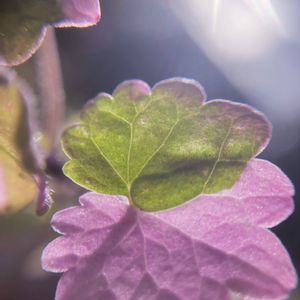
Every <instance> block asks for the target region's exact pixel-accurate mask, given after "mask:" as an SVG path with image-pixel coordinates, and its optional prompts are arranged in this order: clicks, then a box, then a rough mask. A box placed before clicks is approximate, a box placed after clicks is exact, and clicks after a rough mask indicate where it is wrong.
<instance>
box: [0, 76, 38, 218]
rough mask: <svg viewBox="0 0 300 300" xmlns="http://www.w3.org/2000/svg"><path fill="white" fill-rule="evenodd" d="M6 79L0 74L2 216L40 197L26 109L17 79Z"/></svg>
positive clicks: (0, 196) (0, 205)
mask: <svg viewBox="0 0 300 300" xmlns="http://www.w3.org/2000/svg"><path fill="white" fill-rule="evenodd" d="M6 75H7V74H6ZM6 75H4V74H0V213H6V212H14V211H18V210H20V209H21V208H23V207H24V206H26V205H28V204H29V203H30V202H31V201H33V200H34V199H35V198H36V197H37V195H38V185H37V182H36V180H35V178H34V176H33V172H34V169H35V162H34V158H33V155H32V152H31V148H30V131H29V124H28V112H27V107H26V105H25V101H24V98H23V95H22V93H21V91H20V88H19V85H18V84H17V82H16V80H15V78H14V77H13V76H8V75H7V76H6ZM10 75H12V74H10Z"/></svg>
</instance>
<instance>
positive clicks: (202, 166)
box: [62, 78, 270, 211]
mask: <svg viewBox="0 0 300 300" xmlns="http://www.w3.org/2000/svg"><path fill="white" fill-rule="evenodd" d="M205 98H206V96H205V93H204V91H203V89H202V87H201V86H200V85H199V84H198V83H197V82H195V81H193V80H187V79H179V78H177V79H176V78H175V79H170V80H165V81H162V82H160V83H158V84H157V85H155V86H154V88H153V90H152V91H151V89H150V88H149V87H148V85H147V84H146V83H144V82H142V81H126V82H124V83H123V84H121V85H120V86H118V87H117V89H116V90H115V91H114V93H113V95H112V96H110V95H108V94H100V95H99V96H98V97H97V98H96V99H95V100H94V101H91V102H90V103H89V104H88V105H87V107H86V108H85V110H84V112H83V114H82V118H81V123H80V124H79V125H76V126H74V127H71V128H69V129H68V130H67V131H66V132H65V133H64V135H63V139H62V142H63V148H64V151H65V153H66V154H67V156H68V157H69V158H70V159H71V160H70V161H69V162H67V163H66V164H65V166H64V172H65V174H66V175H67V176H68V177H70V178H71V179H72V180H74V181H75V182H76V183H78V184H79V185H82V186H83V187H85V188H87V189H90V190H93V191H97V192H101V193H106V194H121V195H126V196H128V198H129V199H130V201H131V202H132V203H133V204H134V205H136V206H137V207H140V208H142V209H144V210H148V211H157V210H163V209H166V208H170V207H174V206H177V205H179V204H182V203H184V202H186V201H188V200H190V199H192V198H194V197H196V196H197V195H199V194H206V193H216V192H219V191H221V190H223V189H225V188H230V187H231V186H232V185H233V184H234V183H235V182H236V181H237V180H238V178H239V177H240V174H241V173H242V171H243V170H244V168H245V166H246V163H247V162H248V160H250V159H251V158H252V157H254V156H256V155H257V154H258V153H259V152H260V151H262V150H263V149H264V147H265V146H266V144H267V143H268V141H269V138H270V124H269V123H268V121H267V120H266V119H265V117H264V116H263V115H262V114H261V113H259V112H258V111H256V110H254V109H253V108H251V107H250V106H247V105H243V104H239V103H234V102H230V101H226V100H213V101H208V102H206V103H205Z"/></svg>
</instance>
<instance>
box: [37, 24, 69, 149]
mask: <svg viewBox="0 0 300 300" xmlns="http://www.w3.org/2000/svg"><path fill="white" fill-rule="evenodd" d="M36 73H37V78H38V90H39V96H40V98H41V99H42V105H41V109H42V120H41V123H42V128H43V131H44V133H45V135H46V145H45V148H46V149H47V150H48V151H49V153H50V154H51V153H53V152H55V150H56V148H57V146H58V142H59V135H60V130H61V124H62V122H63V118H64V114H65V92H64V87H63V76H62V72H61V64H60V59H59V53H58V48H57V43H56V37H55V30H54V29H53V28H48V30H47V34H46V37H45V40H44V42H43V44H42V46H41V48H40V49H39V51H38V52H37V55H36Z"/></svg>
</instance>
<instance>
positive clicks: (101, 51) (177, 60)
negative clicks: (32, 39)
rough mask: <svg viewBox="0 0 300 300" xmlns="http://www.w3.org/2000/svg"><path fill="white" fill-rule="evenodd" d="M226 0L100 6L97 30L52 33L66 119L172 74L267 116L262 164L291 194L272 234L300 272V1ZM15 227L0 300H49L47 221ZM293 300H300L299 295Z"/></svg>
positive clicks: (121, 1) (140, 0)
mask: <svg viewBox="0 0 300 300" xmlns="http://www.w3.org/2000/svg"><path fill="white" fill-rule="evenodd" d="M223 2H224V3H225V2H227V4H228V3H229V2H230V1H222V0H221V1H219V9H218V10H216V7H214V6H213V3H214V1H212V0H209V1H208V0H206V1H200V0H194V1H193V0H187V1H180V0H170V1H167V0H160V1H159V0H151V1H149V0H106V1H102V3H101V6H102V20H101V22H100V23H99V24H98V25H97V26H96V27H91V28H88V29H59V30H57V32H56V33H57V41H58V46H59V51H60V55H61V61H62V70H63V75H64V79H65V90H66V95H67V108H68V110H67V115H68V117H70V116H72V115H73V114H74V112H76V111H77V110H79V109H80V108H81V107H82V105H83V104H84V103H85V102H86V101H87V100H88V99H90V98H92V97H94V96H95V95H96V94H98V93H99V92H108V93H111V92H112V90H113V89H114V88H115V87H116V85H117V84H119V83H120V82H122V81H123V80H126V79H131V78H138V79H142V80H144V81H146V82H147V83H149V84H150V85H153V84H155V83H156V82H158V81H160V80H162V79H166V78H170V77H178V76H180V77H188V78H193V79H196V80H197V81H199V82H200V83H201V84H202V85H203V86H204V88H205V89H206V92H207V95H208V99H216V98H221V99H229V100H232V101H238V102H243V103H248V104H251V105H253V106H255V107H256V108H258V109H260V110H261V111H263V112H264V113H265V114H266V115H267V116H268V118H269V119H270V120H271V122H272V123H273V126H274V129H273V139H272V142H271V144H270V145H269V147H268V149H267V150H266V151H265V152H264V153H263V154H262V155H261V157H263V158H265V159H268V160H270V161H272V162H273V163H275V164H276V165H278V166H279V167H280V168H281V169H282V170H283V171H284V172H285V173H286V174H287V176H288V177H289V178H290V179H291V181H292V182H293V183H294V185H295V190H296V196H295V212H294V213H293V214H292V215H291V217H289V218H288V219H287V220H286V221H284V222H283V223H282V224H280V225H279V226H277V227H276V228H274V229H273V230H274V232H275V233H276V234H277V235H278V236H279V238H280V239H281V241H282V242H283V244H284V245H285V246H286V248H287V250H288V252H289V253H290V255H291V258H292V260H293V263H294V265H295V267H296V269H297V271H298V273H299V271H300V237H299V226H300V207H299V197H300V196H299V195H300V190H299V181H300V156H299V153H300V134H299V129H300V99H298V98H299V97H300V44H299V42H300V31H299V29H298V28H300V27H299V25H300V18H299V11H300V3H299V1H297V0H294V1H291V0H286V1H273V2H272V3H273V7H267V6H265V7H264V6H261V7H257V6H256V7H251V6H250V5H249V3H251V1H246V0H245V1H244V2H245V3H246V2H248V4H247V5H246V4H245V3H244V4H243V1H242V0H240V1H232V4H231V6H230V5H229V6H228V5H227V4H226V5H225V4H224V3H223ZM253 2H255V1H253ZM262 2H263V1H262ZM216 3H217V1H216ZM216 3H215V4H216ZM241 3H242V4H241ZM234 5H236V6H237V7H238V8H236V7H235V6H234ZM272 9H274V10H272ZM217 12H218V14H217ZM216 16H217V17H216ZM251 26H252V27H251ZM74 203H75V201H74ZM52 213H53V211H51V212H50V213H49V217H50V216H51V215H52ZM1 222H2V224H3V222H4V223H5V220H4V221H3V220H2V221H1ZM16 222H17V225H16V226H15V229H14V227H13V226H12V225H8V224H12V223H11V222H10V223H9V220H7V224H6V226H9V227H10V231H11V233H9V234H10V236H9V237H8V236H7V235H8V233H7V232H6V231H5V230H4V229H2V230H1V229H0V241H5V245H4V244H3V243H2V244H0V245H1V247H2V248H4V249H5V253H6V254H5V255H6V256H4V257H3V256H2V258H0V263H1V266H4V267H3V268H2V270H10V271H5V274H4V272H2V271H1V273H2V274H1V276H0V300H19V299H32V300H34V299H43V300H47V299H49V300H50V299H54V292H55V287H56V284H57V279H58V276H55V275H51V274H47V273H45V272H43V271H41V270H40V266H39V265H38V264H37V262H39V259H38V257H39V255H40V253H41V249H42V246H43V245H44V244H46V243H47V242H48V241H50V240H51V239H52V238H53V233H51V230H50V229H49V226H48V223H47V222H48V219H47V217H46V218H44V219H42V220H41V221H38V222H41V223H42V224H43V226H40V225H39V227H37V226H36V224H32V227H30V226H31V225H30V224H29V225H28V220H27V217H26V216H25V217H24V220H23V219H22V220H21V221H20V220H18V221H16ZM22 222H24V223H22ZM29 223H30V222H29ZM33 223H34V222H33ZM22 224H26V232H25V229H24V235H23V234H22V233H20V229H19V228H20V226H22ZM41 227H43V229H41ZM3 228H6V227H5V226H3ZM28 228H29V230H30V233H29V234H28ZM16 240H17V241H16ZM32 240H34V247H33V244H32ZM15 248H18V252H17V254H16V250H15ZM20 253H21V254H20ZM24 261H25V266H23V265H24ZM16 265H17V266H16ZM28 274H29V275H28ZM290 299H300V296H299V295H298V296H297V295H296V292H295V293H294V296H291V298H290Z"/></svg>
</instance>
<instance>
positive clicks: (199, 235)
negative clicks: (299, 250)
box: [42, 160, 296, 300]
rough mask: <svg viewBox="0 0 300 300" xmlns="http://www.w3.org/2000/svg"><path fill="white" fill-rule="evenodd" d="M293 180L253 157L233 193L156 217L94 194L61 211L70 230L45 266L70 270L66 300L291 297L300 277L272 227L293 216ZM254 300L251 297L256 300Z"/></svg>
mask: <svg viewBox="0 0 300 300" xmlns="http://www.w3.org/2000/svg"><path fill="white" fill-rule="evenodd" d="M292 194H293V188H292V185H291V183H290V182H289V180H288V179H287V178H286V177H285V175H284V174H283V173H282V172H281V171H280V170H279V169H278V168H277V167H275V166H274V165H272V164H271V163H269V162H266V161H263V160H252V161H250V163H249V164H248V166H247V169H246V170H245V172H244V173H243V175H242V177H241V178H240V180H239V181H238V182H237V183H236V184H235V186H234V187H233V188H232V189H231V190H227V191H223V192H222V193H219V194H216V195H214V196H213V195H209V196H201V197H199V198H197V199H195V200H193V201H190V202H188V203H186V204H184V205H182V206H179V207H176V208H174V209H170V210H167V211H162V212H158V213H147V212H143V211H140V210H138V209H135V208H133V207H131V206H129V205H128V202H127V200H126V198H125V197H121V196H107V195H101V194H96V193H87V194H85V195H83V196H82V197H81V198H80V204H81V206H77V207H73V208H68V209H65V210H63V211H61V212H58V213H56V214H55V216H54V217H53V219H52V226H53V228H54V229H55V230H56V231H57V232H59V233H61V234H63V236H61V237H59V238H57V239H56V240H54V241H53V242H51V243H50V244H49V245H48V246H47V247H46V249H45V250H44V252H43V256H42V263H43V267H44V269H46V270H48V271H51V272H65V273H64V275H63V276H62V278H61V279H60V282H59V285H58V288H57V293H56V299H57V300H69V299H70V300H71V299H72V300H77V299H78V300H79V299H80V300H94V299H105V300H110V299H122V300H126V299H163V300H171V299H172V300H173V299H182V300H183V299H184V300H185V299H186V300H193V299H201V300H206V299H207V300H214V299H215V300H219V299H222V300H227V299H230V298H229V297H230V296H229V294H230V292H236V293H240V294H242V295H244V296H246V297H249V298H251V299H262V298H263V299H272V300H274V299H284V298H285V297H286V296H287V295H288V293H289V292H290V291H291V289H293V288H294V287H295V285H296V274H295V270H294V268H293V266H292V263H291V261H290V258H289V256H288V254H287V252H286V250H285V249H284V247H283V246H282V244H281V243H280V241H279V240H278V239H277V238H276V237H275V236H274V234H272V233H271V232H270V231H269V230H267V229H265V228H263V227H269V226H273V225H275V224H277V223H278V222H280V221H281V220H283V219H284V218H286V217H287V215H289V214H290V213H291V211H292V210H293V203H292V200H291V197H292ZM249 298H248V299H249Z"/></svg>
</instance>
